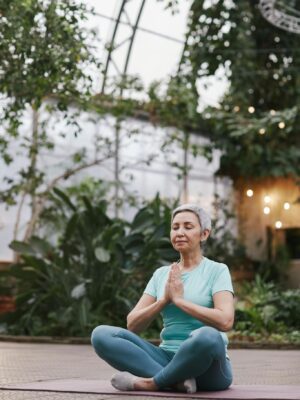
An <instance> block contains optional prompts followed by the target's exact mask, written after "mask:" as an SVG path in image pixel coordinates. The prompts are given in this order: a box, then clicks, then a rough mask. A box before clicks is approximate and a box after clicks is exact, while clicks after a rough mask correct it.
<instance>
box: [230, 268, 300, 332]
mask: <svg viewBox="0 0 300 400" xmlns="http://www.w3.org/2000/svg"><path fill="white" fill-rule="evenodd" d="M299 301H300V289H293V290H292V289H290V290H282V289H281V288H280V287H279V286H278V285H276V284H275V283H274V282H266V281H264V280H263V279H262V278H261V277H260V275H256V277H255V280H254V281H253V282H250V283H249V282H247V283H244V285H243V287H242V289H241V292H240V295H239V301H238V303H237V309H236V323H235V329H236V330H238V331H243V332H245V333H251V332H252V333H261V334H265V335H267V334H273V333H278V334H283V333H286V332H293V331H299V330H300V317H299V313H298V308H299Z"/></svg>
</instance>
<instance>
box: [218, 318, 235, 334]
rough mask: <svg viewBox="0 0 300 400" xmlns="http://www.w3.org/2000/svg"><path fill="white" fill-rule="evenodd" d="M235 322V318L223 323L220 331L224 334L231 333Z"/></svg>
mask: <svg viewBox="0 0 300 400" xmlns="http://www.w3.org/2000/svg"><path fill="white" fill-rule="evenodd" d="M233 322H234V319H233V318H228V319H226V320H224V321H222V323H221V326H220V331H222V332H228V331H230V330H231V329H232V327H233Z"/></svg>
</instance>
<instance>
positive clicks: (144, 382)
mask: <svg viewBox="0 0 300 400" xmlns="http://www.w3.org/2000/svg"><path fill="white" fill-rule="evenodd" d="M133 388H134V390H140V391H145V392H156V391H158V390H159V389H158V386H156V383H155V382H154V380H153V378H138V379H137V380H135V381H134V383H133Z"/></svg>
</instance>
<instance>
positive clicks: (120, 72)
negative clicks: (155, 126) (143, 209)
mask: <svg viewBox="0 0 300 400" xmlns="http://www.w3.org/2000/svg"><path fill="white" fill-rule="evenodd" d="M133 1H135V3H136V6H137V14H136V18H135V21H132V19H131V18H130V17H129V12H128V4H129V3H131V4H132V3H133ZM145 4H146V0H121V3H120V7H119V9H118V11H117V15H116V17H115V18H113V21H114V22H113V23H114V26H113V29H112V34H111V37H110V39H109V42H108V45H107V55H106V61H105V67H104V71H103V81H102V88H101V94H106V90H107V80H108V77H109V73H110V71H111V69H114V70H115V72H117V76H119V77H120V78H121V79H120V82H121V81H122V80H124V79H125V78H126V74H127V71H128V65H129V61H130V56H131V54H132V48H133V43H134V40H135V37H136V32H137V29H138V26H139V22H140V19H141V16H142V12H143V9H144V7H145ZM124 19H125V20H126V25H128V26H130V28H131V33H130V35H129V36H128V37H127V38H126V39H123V38H120V37H119V36H120V35H119V33H120V29H119V28H120V25H121V23H122V22H123V20H124ZM126 44H127V51H126V56H125V61H124V65H123V67H122V68H121V69H120V68H119V67H118V65H117V63H116V62H115V61H114V54H116V53H117V52H118V51H119V50H120V49H123V47H124V46H125V45H126ZM119 96H120V97H121V98H122V96H123V85H120V89H119ZM121 128H122V126H121V120H117V121H116V125H115V159H114V179H115V216H116V217H118V216H119V207H118V199H119V197H120V193H119V191H120V185H119V182H120V144H121V138H120V133H121Z"/></svg>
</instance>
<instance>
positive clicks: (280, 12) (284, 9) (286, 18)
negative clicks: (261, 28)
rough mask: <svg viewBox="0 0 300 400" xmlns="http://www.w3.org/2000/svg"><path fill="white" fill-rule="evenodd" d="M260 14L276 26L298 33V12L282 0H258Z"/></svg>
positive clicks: (299, 19) (299, 22) (299, 24)
mask: <svg viewBox="0 0 300 400" xmlns="http://www.w3.org/2000/svg"><path fill="white" fill-rule="evenodd" d="M258 7H259V10H260V12H261V14H262V16H263V17H264V18H265V19H266V20H267V21H268V22H270V23H271V24H272V25H274V26H276V27H277V28H280V29H283V30H285V31H288V32H291V33H297V34H300V12H299V11H297V10H296V9H294V8H292V7H289V6H288V5H287V4H285V3H284V2H282V1H276V0H260V1H259V5H258Z"/></svg>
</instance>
